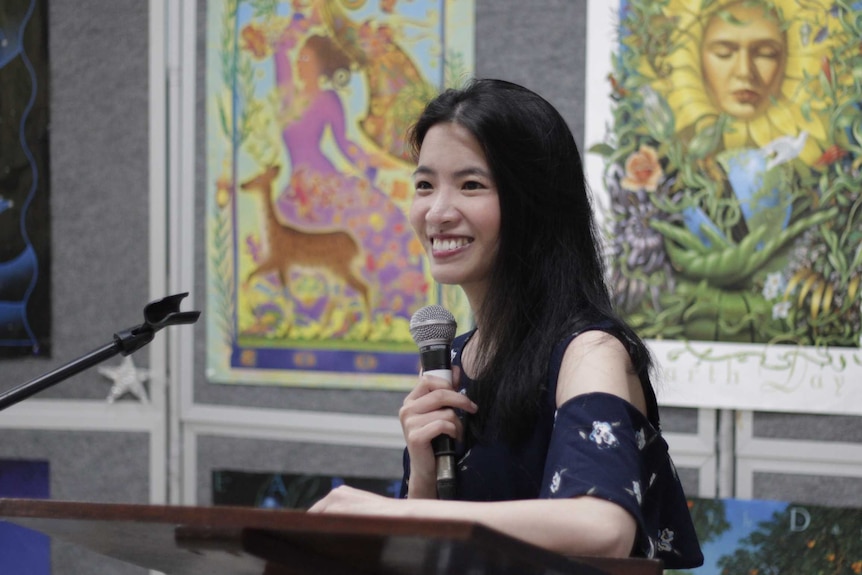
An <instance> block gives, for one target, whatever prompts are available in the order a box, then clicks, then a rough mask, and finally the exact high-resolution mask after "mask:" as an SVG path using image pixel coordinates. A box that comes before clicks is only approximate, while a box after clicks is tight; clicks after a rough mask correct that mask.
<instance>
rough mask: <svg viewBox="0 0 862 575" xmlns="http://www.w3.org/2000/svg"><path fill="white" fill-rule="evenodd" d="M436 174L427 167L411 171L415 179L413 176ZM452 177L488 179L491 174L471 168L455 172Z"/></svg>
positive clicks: (419, 167)
mask: <svg viewBox="0 0 862 575" xmlns="http://www.w3.org/2000/svg"><path fill="white" fill-rule="evenodd" d="M436 173H437V171H436V170H432V169H431V168H429V167H427V166H418V167H417V168H416V169H415V170H414V171H413V176H414V177H415V176H421V175H433V174H436ZM453 176H455V177H456V178H463V177H466V176H481V177H483V178H490V177H491V174H490V173H488V172H487V171H485V170H483V169H481V168H475V167H471V168H464V169H463V170H458V171H457V172H455V173H454V174H453Z"/></svg>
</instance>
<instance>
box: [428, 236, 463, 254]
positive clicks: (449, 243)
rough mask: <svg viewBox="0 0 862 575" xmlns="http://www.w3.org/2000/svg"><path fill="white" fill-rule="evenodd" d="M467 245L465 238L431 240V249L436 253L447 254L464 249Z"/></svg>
mask: <svg viewBox="0 0 862 575" xmlns="http://www.w3.org/2000/svg"><path fill="white" fill-rule="evenodd" d="M469 243H470V240H469V239H467V238H448V239H445V240H442V239H438V238H433V239H432V240H431V247H433V248H434V249H435V250H436V251H441V252H447V251H451V250H456V249H458V248H461V247H464V246H466V245H467V244H469Z"/></svg>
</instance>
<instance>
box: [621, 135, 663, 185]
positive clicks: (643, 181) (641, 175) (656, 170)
mask: <svg viewBox="0 0 862 575" xmlns="http://www.w3.org/2000/svg"><path fill="white" fill-rule="evenodd" d="M662 177H664V172H663V171H662V169H661V164H660V163H659V161H658V152H656V150H655V148H653V147H652V146H647V145H645V144H642V145H641V147H640V149H639V150H638V151H637V152H633V153H632V154H630V155H629V157H628V158H627V159H626V175H625V176H624V177H623V179H622V182H621V184H622V187H623V188H624V189H626V190H630V191H632V192H636V191H638V190H647V191H648V192H654V191H655V190H656V188H657V187H658V184H659V182H660V181H661V179H662Z"/></svg>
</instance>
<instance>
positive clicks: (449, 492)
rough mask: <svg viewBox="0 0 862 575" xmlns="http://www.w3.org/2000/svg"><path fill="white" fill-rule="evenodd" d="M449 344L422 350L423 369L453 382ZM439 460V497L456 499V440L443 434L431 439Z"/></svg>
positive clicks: (429, 373)
mask: <svg viewBox="0 0 862 575" xmlns="http://www.w3.org/2000/svg"><path fill="white" fill-rule="evenodd" d="M450 351H451V348H450V346H449V345H435V346H428V347H425V348H423V349H422V350H421V353H420V356H421V360H422V370H423V371H424V372H425V373H427V374H428V375H434V376H437V377H440V378H443V379H446V380H448V381H449V382H450V383H451V382H452V363H451V358H450ZM431 447H432V448H433V449H434V457H435V459H436V460H437V499H455V491H456V480H455V440H453V439H452V438H451V437H449V436H448V435H446V434H441V435H438V436H437V437H435V438H434V439H433V440H431Z"/></svg>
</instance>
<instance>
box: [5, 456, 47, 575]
mask: <svg viewBox="0 0 862 575" xmlns="http://www.w3.org/2000/svg"><path fill="white" fill-rule="evenodd" d="M49 491H50V468H49V465H48V462H47V461H26V460H18V459H8V460H0V497H17V498H24V499H48V498H49V497H50V492H49ZM0 565H2V566H3V573H9V574H10V575H15V574H22V575H23V574H25V573H26V574H27V575H51V538H50V537H48V536H47V535H44V534H42V533H39V532H37V531H33V530H32V529H26V528H24V527H20V526H18V525H14V524H12V523H8V522H6V521H0Z"/></svg>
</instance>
